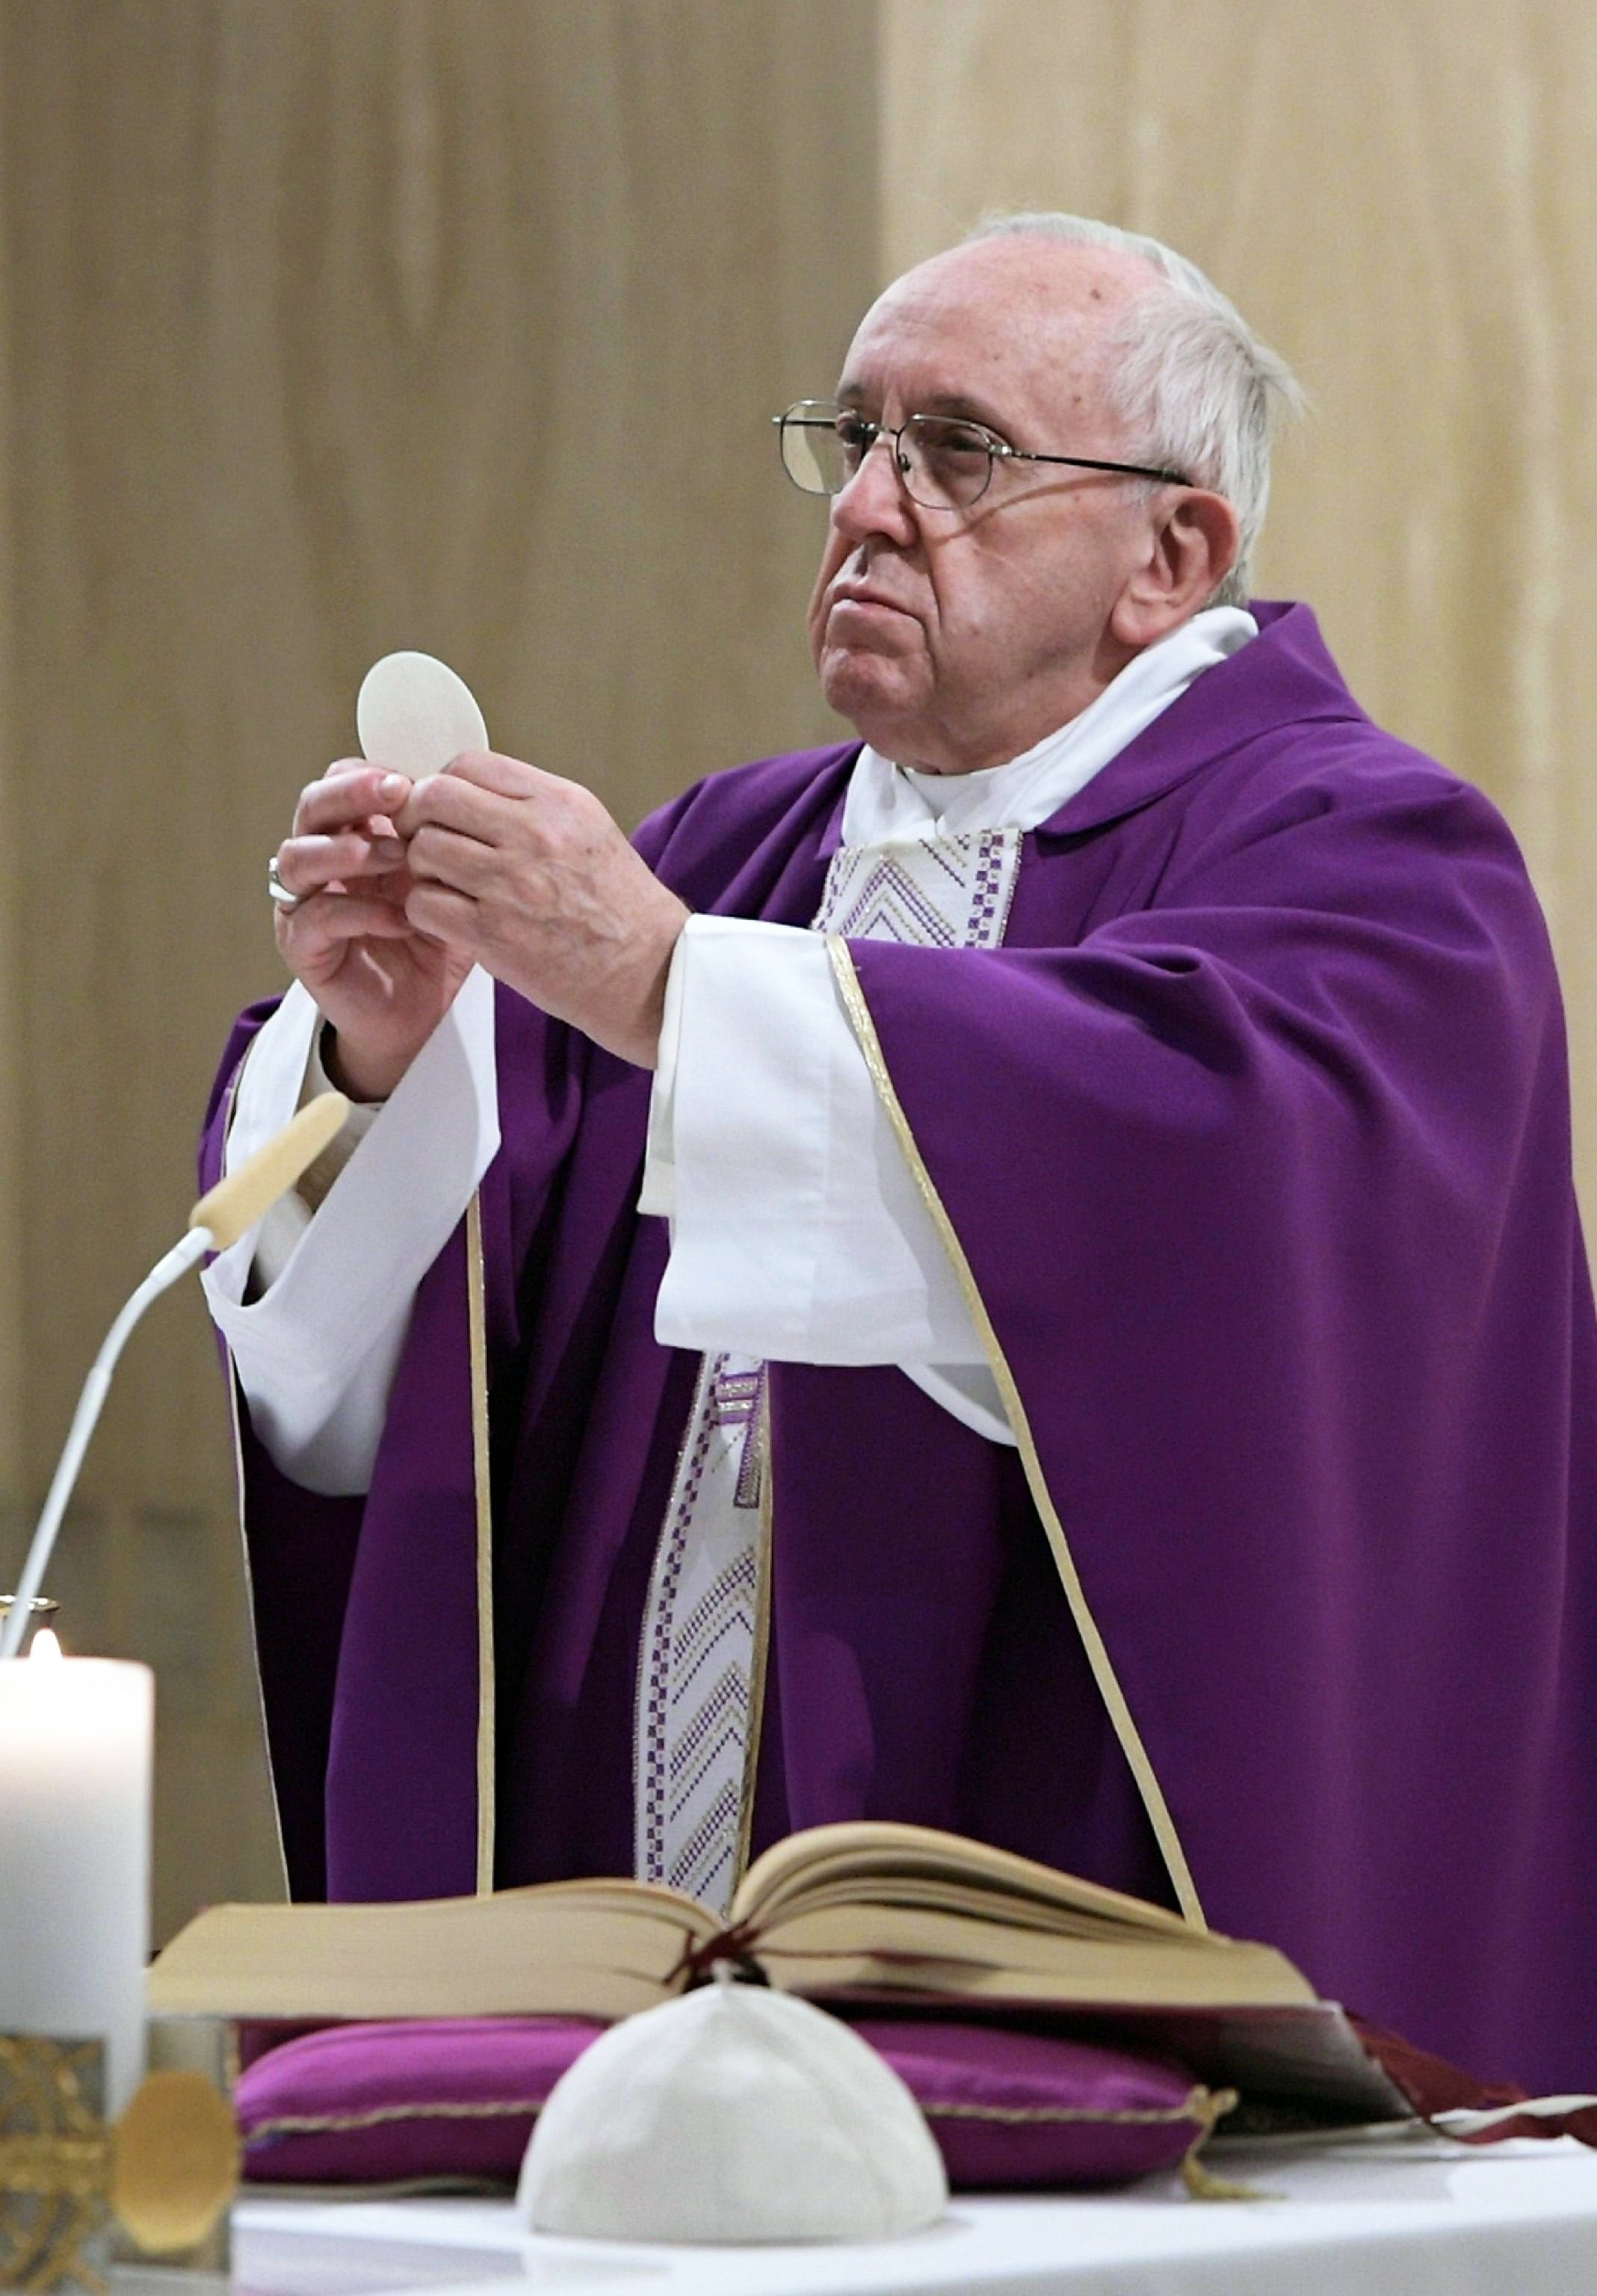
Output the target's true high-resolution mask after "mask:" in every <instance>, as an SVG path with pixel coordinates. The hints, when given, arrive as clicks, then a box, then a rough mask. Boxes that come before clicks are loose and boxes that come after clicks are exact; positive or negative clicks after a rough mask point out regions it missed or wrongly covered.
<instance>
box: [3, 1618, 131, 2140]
mask: <svg viewBox="0 0 1597 2296" xmlns="http://www.w3.org/2000/svg"><path fill="white" fill-rule="evenodd" d="M41 1644H42V1645H43V1647H41ZM154 1716H155V1682H154V1677H153V1676H152V1674H151V1672H150V1669H149V1668H148V1667H147V1666H134V1665H130V1664H128V1663H127V1662H125V1661H121V1660H118V1659H102V1658H62V1657H61V1655H60V1652H59V1649H58V1647H57V1645H56V1643H55V1637H54V1636H53V1635H49V1636H47V1639H46V1635H45V1633H41V1634H40V1635H38V1636H36V1637H35V1639H34V1650H33V1654H32V1655H31V1656H29V1657H28V1658H10V1659H4V1660H0V2033H59V2034H63V2035H71V2036H73V2037H75V2038H103V2039H104V2040H105V2042H106V2044H107V2075H106V2092H107V2093H106V2107H107V2110H108V2112H111V2113H112V2114H115V2113H119V2112H121V2110H122V2109H123V2107H124V2106H125V2105H126V2104H127V2102H128V2100H129V2098H130V2097H131V2096H132V2095H133V2092H134V2090H135V2088H136V2087H137V2086H138V2083H139V2080H140V2079H141V2078H142V2076H143V2060H144V1964H145V1961H146V1959H147V1958H148V1955H149V1947H150V1763H151V1746H152V1736H153V1726H154Z"/></svg>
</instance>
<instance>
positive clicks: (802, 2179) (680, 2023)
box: [517, 1972, 948, 2243]
mask: <svg viewBox="0 0 1597 2296" xmlns="http://www.w3.org/2000/svg"><path fill="white" fill-rule="evenodd" d="M947 2198H948V2182H947V2178H946V2176H945V2174H944V2170H943V2159H942V2155H941V2153H939V2152H938V2148H937V2144H936V2141H935V2140H934V2138H933V2136H932V2135H931V2131H930V2129H929V2128H927V2125H926V2123H925V2121H924V2120H923V2119H922V2118H921V2109H920V2107H919V2106H918V2105H917V2104H916V2103H915V2101H914V2099H913V2096H912V2095H910V2093H909V2091H908V2089H907V2088H906V2087H905V2085H904V2083H903V2081H902V2080H900V2079H899V2078H898V2075H897V2073H896V2072H894V2071H893V2070H892V2069H891V2067H890V2066H889V2065H887V2064H885V2063H884V2062H883V2061H882V2059H881V2058H880V2057H879V2056H878V2055H877V2054H876V2052H875V2051H874V2049H872V2048H871V2047H870V2046H869V2045H868V2044H867V2043H866V2042H864V2041H862V2040H861V2039H860V2038H859V2036H858V2034H857V2033H855V2032H852V2031H850V2030H849V2028H848V2026H847V2025H845V2024H842V2023H841V2022H840V2021H839V2020H838V2019H837V2018H835V2017H829V2016H828V2015H827V2014H826V2013H825V2011H824V2010H821V2009H816V2008H813V2007H812V2006H811V2005H810V2004H809V2003H808V2002H807V2001H799V2000H796V1999H795V1998H794V1997H792V1996H791V1995H790V1994H785V1993H776V1992H773V1991H770V1990H768V1989H766V1987H764V1986H757V1985H741V1984H734V1983H732V1982H730V1981H729V1980H727V1979H725V1978H724V1977H722V1976H721V1975H720V1973H719V1972H717V1982H716V1983H715V1984H713V1985H707V1986H704V1987H702V1988H701V1989H700V1990H698V1991H697V1992H693V1993H689V1994H686V1995H684V1997H682V1998H681V1999H679V2000H676V2001H667V2002H665V2003H663V2004H662V2005H660V2006H659V2008H657V2009H645V2010H642V2011H640V2012H639V2013H638V2014H637V2015H635V2016H633V2017H627V2018H625V2019H624V2020H623V2021H621V2023H619V2024H618V2025H613V2026H612V2027H611V2028H610V2030H609V2032H607V2033H603V2034H602V2035H601V2036H600V2038H599V2039H598V2040H596V2041H595V2042H594V2043H593V2044H592V2046H590V2047H589V2048H587V2049H586V2050H585V2051H584V2052H583V2054H582V2055H581V2056H580V2057H578V2058H577V2062H576V2063H575V2064H574V2065H572V2066H571V2068H570V2070H569V2071H568V2072H566V2073H565V2074H564V2075H562V2077H561V2079H560V2080H559V2081H557V2082H556V2084H555V2086H554V2087H553V2090H552V2091H551V2092H550V2095H549V2098H548V2101H547V2103H545V2106H544V2109H543V2111H542V2112H540V2113H539V2115H538V2119H537V2123H536V2127H535V2128H534V2130H533V2134H532V2142H531V2144H529V2145H528V2148H527V2157H526V2160H525V2161H524V2163H523V2164H522V2169H521V2182H520V2191H519V2193H518V2195H517V2201H518V2205H519V2207H520V2212H521V2215H522V2217H523V2218H524V2219H525V2220H526V2222H527V2223H528V2226H530V2228H531V2229H532V2230H533V2231H534V2232H545V2233H563V2234H575V2235H580V2236H584V2237H586V2238H588V2239H593V2240H629V2241H662V2242H691V2243H710V2242H727V2241H761V2242H771V2241H818V2240H886V2239H891V2238H894V2237H896V2236H898V2235H903V2234H905V2233H911V2232H918V2231H920V2230H921V2228H922V2227H923V2226H927V2225H930V2224H932V2223H934V2222H935V2221H936V2219H937V2218H938V2217H939V2216H941V2214H942V2213H943V2210H944V2208H945V2206H946V2202H947Z"/></svg>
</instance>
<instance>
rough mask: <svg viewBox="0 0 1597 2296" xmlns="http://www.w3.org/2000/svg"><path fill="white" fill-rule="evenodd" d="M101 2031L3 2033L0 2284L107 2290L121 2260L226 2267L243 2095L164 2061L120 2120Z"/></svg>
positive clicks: (87, 2294) (80, 2294) (78, 2294)
mask: <svg viewBox="0 0 1597 2296" xmlns="http://www.w3.org/2000/svg"><path fill="white" fill-rule="evenodd" d="M104 2083H105V2048H104V2044H103V2042H102V2041H99V2040H78V2039H76V2038H70V2037H59V2036H45V2035H37V2034H21V2033H0V2287H7V2288H27V2289H29V2290H33V2291H37V2292H38V2296H55V2292H61V2296H108V2292H109V2289H110V2286H111V2277H110V2276H111V2266H112V2264H113V2263H114V2262H119V2261H137V2262H141V2263H148V2262H160V2264H162V2265H163V2266H168V2267H169V2266H171V2265H179V2266H182V2265H189V2266H198V2267H201V2268H202V2269H205V2270H208V2271H215V2270H218V2269H219V2270H223V2271H225V2269H226V2244H225V2243H226V2223H227V2204H228V2202H229V2201H230V2200H231V2199H232V2197H233V2192H234V2190H235V2189H236V2186H237V2184H238V2171H239V2158H240V2154H239V2141H238V2135H237V2131H236V2129H235V2128H234V2126H233V2111H232V2107H231V2106H230V2105H229V2103H227V2100H226V2099H225V2097H224V2096H223V2095H221V2094H220V2093H219V2091H218V2090H217V2088H216V2087H214V2085H213V2084H212V2083H211V2082H210V2081H209V2080H208V2079H205V2078H204V2076H203V2075H202V2074H201V2073H198V2072H191V2071H161V2072H157V2073H152V2075H151V2076H150V2078H149V2079H147V2080H146V2081H145V2082H144V2084H143V2087H141V2088H140V2089H139V2090H138V2092H137V2094H136V2095H135V2097H134V2100H133V2103H131V2104H130V2105H129V2106H128V2108H127V2112H125V2113H124V2114H123V2115H122V2118H121V2120H119V2121H118V2122H116V2123H115V2124H111V2123H109V2122H107V2120H105V2118H104V2112H103V2099H104Z"/></svg>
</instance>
